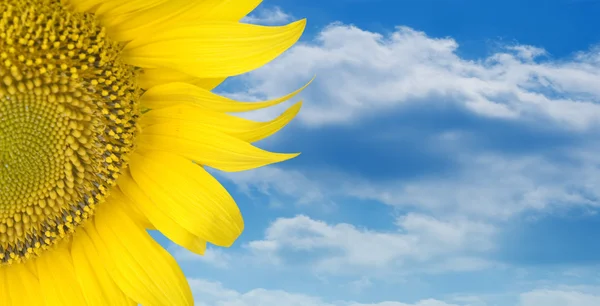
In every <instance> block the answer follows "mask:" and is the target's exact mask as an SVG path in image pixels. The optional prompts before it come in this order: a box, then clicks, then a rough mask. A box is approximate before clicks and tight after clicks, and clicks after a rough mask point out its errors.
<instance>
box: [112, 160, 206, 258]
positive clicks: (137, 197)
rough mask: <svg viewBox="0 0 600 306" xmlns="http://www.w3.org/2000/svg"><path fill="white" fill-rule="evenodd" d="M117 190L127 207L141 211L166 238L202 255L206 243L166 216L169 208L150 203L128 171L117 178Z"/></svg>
mask: <svg viewBox="0 0 600 306" xmlns="http://www.w3.org/2000/svg"><path fill="white" fill-rule="evenodd" d="M119 189H120V190H121V191H122V192H123V193H124V194H125V196H126V198H127V199H128V200H127V201H126V202H127V203H128V205H132V206H135V208H136V210H139V211H141V212H142V213H143V214H144V215H145V216H146V217H147V218H148V219H149V220H150V222H151V223H152V224H153V225H154V227H155V228H156V229H158V230H159V231H160V232H161V233H163V234H164V235H165V236H166V237H167V238H169V239H171V241H173V242H175V243H176V244H178V245H180V246H182V247H184V248H186V249H188V250H190V251H192V252H194V253H196V254H199V255H202V254H204V252H205V251H206V241H205V240H202V239H200V238H198V237H196V236H194V235H193V234H192V233H190V232H189V231H187V230H186V229H185V228H183V227H182V226H181V225H180V224H179V223H178V222H177V220H173V219H172V218H171V217H170V216H169V214H168V211H169V210H170V207H168V206H166V205H158V204H156V203H154V202H152V200H150V198H148V196H146V195H145V194H144V192H143V191H142V190H141V189H140V187H139V186H138V185H137V183H136V182H135V181H134V180H133V178H132V177H131V174H130V173H129V171H124V172H123V173H122V174H121V175H120V176H119ZM128 205H126V206H128Z"/></svg>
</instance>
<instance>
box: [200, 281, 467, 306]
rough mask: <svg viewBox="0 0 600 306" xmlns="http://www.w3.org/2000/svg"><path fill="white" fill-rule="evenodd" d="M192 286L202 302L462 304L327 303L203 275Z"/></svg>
mask: <svg viewBox="0 0 600 306" xmlns="http://www.w3.org/2000/svg"><path fill="white" fill-rule="evenodd" d="M189 282H190V286H191V287H192V291H193V292H194V296H195V297H196V304H197V305H199V306H209V305H210V306H281V305H286V306H458V305H455V304H447V303H445V302H442V301H438V300H434V299H427V300H422V301H419V302H417V303H415V304H406V303H400V302H381V303H377V304H361V303H356V302H343V301H339V302H332V303H327V302H324V301H323V300H322V299H320V298H317V297H312V296H308V295H304V294H296V293H290V292H286V291H281V290H267V289H262V288H259V289H253V290H250V291H248V292H245V293H240V292H237V291H235V290H231V289H228V288H225V287H224V286H223V285H222V284H221V283H218V282H211V281H207V280H203V279H189Z"/></svg>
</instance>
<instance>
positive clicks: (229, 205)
mask: <svg viewBox="0 0 600 306" xmlns="http://www.w3.org/2000/svg"><path fill="white" fill-rule="evenodd" d="M140 153H142V154H135V153H134V156H132V158H131V162H130V169H131V175H132V176H133V179H134V180H135V182H136V183H137V185H138V186H139V187H140V189H142V190H143V192H144V193H145V194H146V195H147V196H148V198H150V199H151V200H152V202H154V203H156V204H157V205H161V206H162V207H161V208H162V209H161V211H162V212H163V213H164V214H165V215H167V216H169V217H170V218H171V219H172V220H174V221H176V222H177V223H179V224H180V226H181V227H183V228H185V229H186V230H188V231H189V232H190V233H192V234H194V235H196V236H197V237H199V238H202V239H204V240H206V241H208V242H210V243H213V244H216V245H219V246H230V245H231V244H232V243H233V242H234V241H235V240H236V239H237V237H238V236H239V235H240V234H241V232H242V231H243V229H244V221H243V219H242V215H241V213H240V211H239V209H238V207H237V205H236V204H235V202H234V201H233V199H232V198H231V196H230V195H229V193H228V192H227V191H226V190H225V188H223V186H221V184H219V182H218V181H217V180H216V179H214V178H213V177H212V176H211V175H210V174H209V173H208V172H206V170H204V169H203V168H202V167H200V166H198V165H195V164H193V163H192V162H190V161H188V160H186V159H185V158H182V157H180V156H177V155H173V154H168V153H165V152H152V151H140Z"/></svg>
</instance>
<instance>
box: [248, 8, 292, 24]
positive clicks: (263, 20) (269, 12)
mask: <svg viewBox="0 0 600 306" xmlns="http://www.w3.org/2000/svg"><path fill="white" fill-rule="evenodd" d="M292 19H293V17H292V16H291V15H289V14H287V13H285V12H284V11H282V10H281V8H279V7H277V6H276V7H273V8H265V9H259V10H258V11H256V12H255V13H252V14H251V15H248V16H246V17H244V18H243V19H242V22H244V23H252V24H261V25H280V24H285V23H288V22H290V21H292Z"/></svg>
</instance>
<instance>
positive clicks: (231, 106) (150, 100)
mask: <svg viewBox="0 0 600 306" xmlns="http://www.w3.org/2000/svg"><path fill="white" fill-rule="evenodd" d="M313 80H314V77H313V78H312V79H311V80H310V81H309V82H308V83H306V85H304V86H302V87H301V88H300V89H298V90H296V91H294V92H292V93H290V94H287V95H285V96H283V97H280V98H276V99H272V100H267V101H262V102H239V101H235V100H232V99H229V98H226V97H223V96H220V95H217V94H215V93H212V92H210V90H207V89H204V88H201V87H198V86H195V85H192V84H187V83H169V84H163V85H158V86H155V87H152V88H150V89H149V90H148V91H146V92H145V93H144V95H143V96H142V98H141V101H140V102H141V103H142V105H144V106H145V107H147V108H151V109H157V108H163V107H169V106H173V105H175V104H188V105H191V106H196V107H201V108H204V109H208V110H212V111H216V112H225V113H235V112H248V111H254V110H259V109H263V108H267V107H270V106H274V105H277V104H279V103H281V102H284V101H287V100H289V99H291V98H293V97H294V96H295V95H297V94H298V93H300V92H301V91H302V90H304V88H306V87H307V86H308V85H310V83H311V82H312V81H313Z"/></svg>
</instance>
